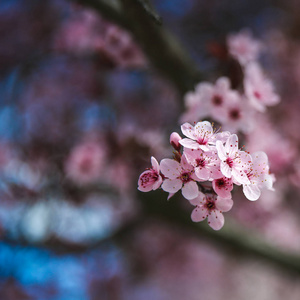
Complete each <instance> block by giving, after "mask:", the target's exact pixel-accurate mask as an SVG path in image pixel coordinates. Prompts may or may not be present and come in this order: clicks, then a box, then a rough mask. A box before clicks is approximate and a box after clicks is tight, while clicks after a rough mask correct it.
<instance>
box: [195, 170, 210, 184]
mask: <svg viewBox="0 0 300 300" xmlns="http://www.w3.org/2000/svg"><path fill="white" fill-rule="evenodd" d="M195 174H196V176H197V177H198V178H199V179H200V180H204V181H206V180H208V179H209V178H210V175H211V173H210V171H209V170H208V169H206V168H195Z"/></svg>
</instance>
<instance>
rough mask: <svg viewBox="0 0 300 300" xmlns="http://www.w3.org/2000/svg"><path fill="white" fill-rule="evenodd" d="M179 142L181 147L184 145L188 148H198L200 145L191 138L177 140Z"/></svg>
mask: <svg viewBox="0 0 300 300" xmlns="http://www.w3.org/2000/svg"><path fill="white" fill-rule="evenodd" d="M179 143H180V144H181V145H182V146H183V147H186V148H189V149H199V148H200V145H199V144H198V143H197V142H196V141H194V140H191V139H182V140H180V141H179Z"/></svg>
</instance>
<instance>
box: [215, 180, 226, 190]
mask: <svg viewBox="0 0 300 300" xmlns="http://www.w3.org/2000/svg"><path fill="white" fill-rule="evenodd" d="M216 184H217V186H218V187H219V188H222V187H224V186H225V185H226V182H225V180H224V178H220V179H217V180H216Z"/></svg>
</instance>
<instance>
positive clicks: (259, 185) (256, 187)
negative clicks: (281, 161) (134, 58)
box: [243, 151, 273, 201]
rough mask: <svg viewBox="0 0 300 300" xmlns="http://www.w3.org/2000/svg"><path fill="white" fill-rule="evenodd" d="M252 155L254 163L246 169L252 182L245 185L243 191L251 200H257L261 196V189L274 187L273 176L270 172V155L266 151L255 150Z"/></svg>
mask: <svg viewBox="0 0 300 300" xmlns="http://www.w3.org/2000/svg"><path fill="white" fill-rule="evenodd" d="M251 157H252V163H251V164H250V165H249V167H248V169H247V170H246V174H247V177H248V179H249V181H250V183H248V184H244V185H243V192H244V194H245V196H246V197H247V198H248V199H249V200H251V201H255V200H257V199H258V198H259V197H260V195H261V189H263V188H267V189H269V190H272V189H273V178H272V176H271V175H270V174H269V163H268V156H267V154H266V153H265V152H262V151H258V152H255V153H253V154H252V155H251Z"/></svg>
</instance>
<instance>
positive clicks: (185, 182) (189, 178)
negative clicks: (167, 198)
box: [160, 155, 199, 200]
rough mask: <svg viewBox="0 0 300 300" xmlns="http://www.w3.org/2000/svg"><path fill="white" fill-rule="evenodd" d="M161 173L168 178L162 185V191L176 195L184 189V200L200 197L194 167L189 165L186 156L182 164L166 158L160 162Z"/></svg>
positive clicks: (182, 159)
mask: <svg viewBox="0 0 300 300" xmlns="http://www.w3.org/2000/svg"><path fill="white" fill-rule="evenodd" d="M160 169H161V172H162V173H163V174H164V175H165V176H166V179H165V180H164V182H163V184H162V186H161V187H162V189H163V190H164V191H166V192H168V193H171V194H174V193H176V192H177V191H179V190H180V189H181V188H182V195H183V197H184V198H186V199H188V200H191V199H194V198H196V197H197V196H198V193H199V190H198V185H197V183H196V182H195V181H196V180H198V178H197V176H196V175H195V172H194V167H193V166H192V165H191V164H189V163H188V161H187V159H186V156H185V155H183V156H182V158H181V162H180V163H179V162H177V161H176V160H173V159H168V158H165V159H163V160H162V161H161V162H160Z"/></svg>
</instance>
